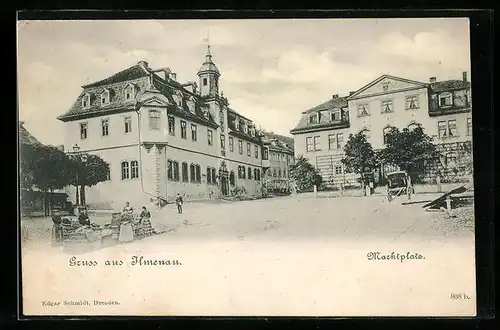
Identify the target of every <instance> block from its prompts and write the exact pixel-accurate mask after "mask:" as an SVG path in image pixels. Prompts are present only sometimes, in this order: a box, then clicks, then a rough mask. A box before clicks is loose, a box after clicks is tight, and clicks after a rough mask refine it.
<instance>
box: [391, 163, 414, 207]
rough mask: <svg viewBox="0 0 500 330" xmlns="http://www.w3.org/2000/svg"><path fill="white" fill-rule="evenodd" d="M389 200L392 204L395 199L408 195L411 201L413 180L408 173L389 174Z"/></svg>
mask: <svg viewBox="0 0 500 330" xmlns="http://www.w3.org/2000/svg"><path fill="white" fill-rule="evenodd" d="M386 177H387V200H388V201H389V202H390V201H392V200H393V199H394V198H395V197H398V196H401V195H407V196H408V199H410V196H411V194H412V193H413V186H412V185H411V178H410V176H409V175H408V173H406V171H396V172H391V173H387V175H386Z"/></svg>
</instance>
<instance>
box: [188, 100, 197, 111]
mask: <svg viewBox="0 0 500 330" xmlns="http://www.w3.org/2000/svg"><path fill="white" fill-rule="evenodd" d="M187 106H188V108H189V111H191V112H192V113H194V112H195V103H194V99H193V98H190V99H189V100H188V101H187Z"/></svg>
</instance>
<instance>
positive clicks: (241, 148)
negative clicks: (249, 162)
mask: <svg viewBox="0 0 500 330" xmlns="http://www.w3.org/2000/svg"><path fill="white" fill-rule="evenodd" d="M238 149H239V152H240V154H241V155H243V141H241V140H238Z"/></svg>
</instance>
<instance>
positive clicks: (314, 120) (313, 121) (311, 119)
mask: <svg viewBox="0 0 500 330" xmlns="http://www.w3.org/2000/svg"><path fill="white" fill-rule="evenodd" d="M318 122H319V113H313V114H310V115H309V124H317V123H318Z"/></svg>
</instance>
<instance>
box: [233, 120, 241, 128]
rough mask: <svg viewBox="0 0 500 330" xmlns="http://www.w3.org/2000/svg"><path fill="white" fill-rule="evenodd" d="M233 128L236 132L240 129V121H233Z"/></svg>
mask: <svg viewBox="0 0 500 330" xmlns="http://www.w3.org/2000/svg"><path fill="white" fill-rule="evenodd" d="M234 128H236V129H237V130H239V129H240V121H239V120H238V118H236V119H235V120H234Z"/></svg>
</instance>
